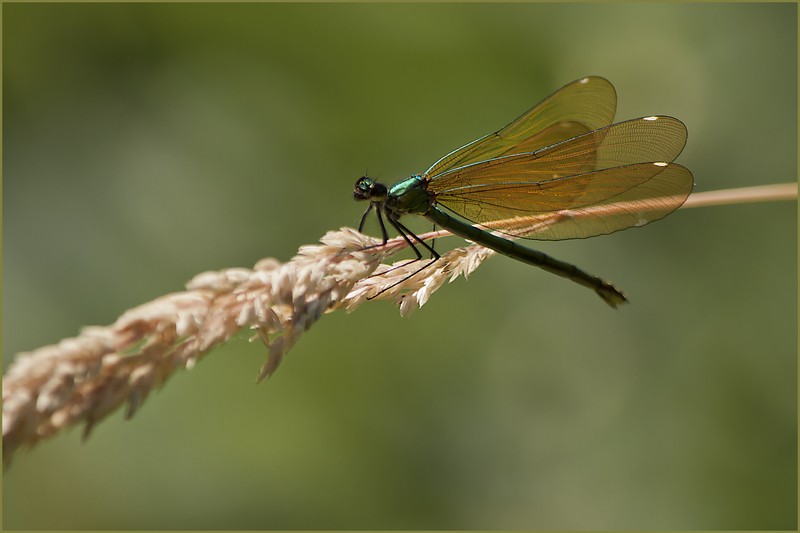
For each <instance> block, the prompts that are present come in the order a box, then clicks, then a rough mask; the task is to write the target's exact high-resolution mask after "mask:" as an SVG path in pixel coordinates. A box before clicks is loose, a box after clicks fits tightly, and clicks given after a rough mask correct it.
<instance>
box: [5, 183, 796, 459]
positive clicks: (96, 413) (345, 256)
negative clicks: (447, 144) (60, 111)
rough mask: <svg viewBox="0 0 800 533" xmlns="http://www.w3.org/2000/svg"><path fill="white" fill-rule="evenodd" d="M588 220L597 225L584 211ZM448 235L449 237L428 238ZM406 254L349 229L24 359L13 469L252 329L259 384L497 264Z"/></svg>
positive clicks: (784, 195)
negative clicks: (260, 360) (298, 347)
mask: <svg viewBox="0 0 800 533" xmlns="http://www.w3.org/2000/svg"><path fill="white" fill-rule="evenodd" d="M757 189H758V190H752V189H751V190H750V191H749V192H745V193H744V198H747V197H748V196H749V198H750V200H749V201H766V200H778V199H790V198H796V196H797V185H796V184H787V185H782V186H778V188H773V189H769V190H764V189H763V188H757ZM701 194H705V195H709V194H710V195H711V196H705V197H701ZM698 197H700V198H699V199H697V198H698ZM739 201H748V200H746V199H745V200H743V199H742V193H741V191H738V190H731V191H717V192H715V193H700V194H695V195H692V196H691V197H690V198H689V200H687V202H686V204H685V206H686V207H689V206H699V205H717V204H720V203H736V202H739ZM620 209H625V206H620ZM564 216H573V214H572V213H568V212H562V213H556V214H553V215H551V216H550V217H549V218H548V217H538V218H536V219H535V220H533V219H527V220H526V222H525V227H527V226H531V227H532V231H533V229H535V228H542V229H544V228H546V227H547V225H548V224H549V223H552V222H554V221H556V220H558V219H560V218H561V217H564ZM581 216H591V213H588V212H587V211H584V212H583V214H582V215H581ZM446 235H449V233H448V232H446V231H444V230H442V231H436V232H430V233H427V234H425V235H422V236H420V237H421V238H423V239H432V238H439V237H443V236H446ZM406 246H407V244H406V243H405V242H404V241H403V239H400V238H397V239H392V240H390V241H389V242H387V243H386V244H383V245H381V244H380V242H379V241H376V240H375V239H373V238H371V237H367V236H365V235H362V234H360V233H358V232H356V231H355V230H352V229H349V228H342V229H341V230H339V231H332V232H329V233H328V234H326V235H325V236H324V237H323V238H322V239H321V244H318V245H307V246H302V247H300V249H299V251H298V253H297V255H296V256H295V257H294V258H292V259H291V260H290V261H288V262H286V263H280V262H278V261H276V260H274V259H263V260H261V261H259V262H258V263H257V264H256V265H255V267H254V268H253V269H245V268H231V269H227V270H221V271H218V272H206V273H203V274H199V275H198V276H196V277H195V278H194V279H192V280H191V281H190V282H189V283H188V284H187V288H186V291H183V292H177V293H172V294H167V295H165V296H162V297H160V298H157V299H156V300H153V301H151V302H148V303H145V304H143V305H140V306H138V307H135V308H133V309H130V310H128V311H126V312H125V313H123V314H122V315H121V316H120V317H119V318H118V319H117V320H116V322H114V323H113V324H111V325H109V326H91V327H87V328H84V329H83V330H82V331H81V333H80V335H79V336H77V337H74V338H69V339H64V340H62V341H61V342H59V343H58V344H55V345H51V346H45V347H42V348H39V349H37V350H34V351H32V352H28V353H21V354H19V355H17V357H16V360H15V361H14V363H13V364H12V365H11V367H10V368H9V369H8V372H7V373H6V375H5V376H4V377H3V460H4V464H5V465H9V464H10V462H11V459H12V456H13V453H14V451H15V450H17V449H18V448H19V447H21V446H33V445H34V444H36V443H37V442H39V441H40V440H42V439H45V438H48V437H52V436H53V435H55V434H57V433H58V432H59V431H61V430H63V429H65V428H68V427H71V426H73V425H75V424H77V423H80V422H85V426H84V428H85V429H84V436H87V435H88V434H89V432H90V431H91V429H92V428H93V427H94V425H95V424H96V423H97V422H98V421H99V420H101V419H102V418H104V417H105V416H107V415H108V414H110V413H111V412H113V411H115V410H116V409H117V408H119V407H120V406H122V405H123V404H127V410H126V417H130V416H132V415H133V414H134V413H135V411H136V409H137V408H138V407H139V406H140V405H141V403H142V402H143V401H144V400H145V399H146V398H147V396H148V394H149V393H150V391H152V390H153V389H154V388H156V387H159V386H161V385H163V384H164V383H165V382H166V381H167V380H168V379H169V378H170V377H171V376H172V375H173V374H174V373H175V371H176V370H177V369H179V368H189V367H191V366H193V365H194V364H195V363H196V362H197V361H198V360H199V359H200V358H201V357H203V356H204V355H205V354H207V353H208V352H209V351H210V350H211V349H212V348H214V347H215V346H218V345H220V344H222V343H223V342H225V341H227V340H228V339H230V338H231V337H232V336H234V335H235V334H237V333H238V332H239V331H240V330H242V329H244V328H247V329H251V330H253V331H254V332H255V338H258V339H260V340H261V341H262V342H263V343H264V344H265V345H266V347H267V348H268V354H267V360H266V362H265V363H264V365H263V367H262V368H261V371H260V372H259V374H258V380H261V379H263V378H265V377H267V376H270V375H271V374H272V373H273V372H275V370H276V369H277V367H278V365H279V364H280V362H281V360H282V358H283V356H284V355H285V354H286V353H287V352H288V351H289V350H290V349H291V348H292V347H293V346H294V344H295V343H296V342H297V340H298V339H299V338H300V336H301V335H302V334H303V332H304V331H306V330H307V329H308V328H310V327H311V326H312V325H313V324H314V323H315V322H316V321H317V320H319V318H320V317H321V316H322V315H323V314H324V313H328V312H332V311H335V310H338V309H344V310H345V311H347V312H350V311H352V310H354V309H355V308H357V307H358V306H359V305H361V304H363V303H364V302H365V301H367V300H369V299H391V300H394V301H395V302H396V303H398V304H399V307H400V313H401V315H403V316H407V315H409V314H410V313H412V312H413V311H414V310H416V309H418V308H419V307H421V306H422V305H424V304H425V302H427V301H428V298H430V296H431V294H433V293H434V292H435V291H436V290H438V289H439V288H440V287H441V286H442V285H443V284H444V282H445V281H448V280H449V281H453V280H455V279H456V278H458V277H459V276H462V275H463V276H464V277H467V276H468V275H469V274H470V273H471V272H473V271H474V270H475V269H476V268H477V267H478V266H479V265H480V264H481V263H482V262H483V261H484V260H485V259H487V258H488V257H490V256H491V255H493V254H494V252H493V251H492V250H489V249H487V248H483V247H481V246H477V245H470V246H467V247H462V248H456V249H454V250H451V251H449V252H447V253H445V254H443V255H442V258H441V259H440V260H438V261H435V262H433V263H431V262H430V261H429V260H423V261H422V262H411V261H408V260H405V261H400V262H398V263H395V264H393V265H387V264H385V263H384V261H385V260H386V259H387V258H389V257H391V256H392V255H394V254H396V253H397V252H398V251H400V250H401V249H403V248H405V247H406ZM422 267H425V268H422Z"/></svg>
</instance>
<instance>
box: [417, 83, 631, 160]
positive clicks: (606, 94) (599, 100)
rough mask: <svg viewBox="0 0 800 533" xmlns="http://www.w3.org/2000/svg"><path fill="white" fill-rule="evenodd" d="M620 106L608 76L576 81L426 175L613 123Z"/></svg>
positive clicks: (449, 156)
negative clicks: (606, 77) (607, 78)
mask: <svg viewBox="0 0 800 533" xmlns="http://www.w3.org/2000/svg"><path fill="white" fill-rule="evenodd" d="M616 108H617V93H616V91H615V90H614V86H613V85H611V82H609V81H608V80H606V79H605V78H601V77H598V76H589V77H587V78H583V79H580V80H577V81H574V82H572V83H570V84H568V85H565V86H564V87H562V88H561V89H559V90H557V91H556V92H554V93H553V94H551V95H550V96H548V97H547V98H545V99H544V100H543V101H542V102H540V103H538V104H537V105H536V106H534V107H533V108H532V109H530V110H529V111H528V112H526V113H525V114H523V115H522V116H521V117H519V118H518V119H516V120H515V121H513V122H512V123H510V124H509V125H507V126H506V127H505V128H503V129H501V130H499V131H497V132H495V133H492V134H489V135H486V136H485V137H481V138H480V139H478V140H476V141H473V142H471V143H469V144H467V145H465V146H462V147H461V148H459V149H457V150H455V151H453V152H451V153H449V154H447V155H446V156H444V157H443V158H441V159H440V160H439V161H437V162H436V163H434V164H433V165H432V166H431V167H430V168H429V169H428V171H427V172H426V173H425V174H426V175H428V176H434V175H436V174H440V173H442V172H445V171H447V170H449V169H451V168H455V167H461V166H465V165H468V164H470V163H475V162H478V161H485V160H487V159H493V158H496V157H500V156H503V155H510V154H520V153H526V152H535V151H536V150H539V149H541V148H544V147H546V146H550V145H552V144H556V143H558V142H561V141H564V140H566V139H570V138H572V137H576V136H578V135H581V134H583V133H587V132H590V131H593V130H596V129H599V128H602V127H603V126H607V125H609V124H611V122H612V121H613V120H614V113H615V112H616Z"/></svg>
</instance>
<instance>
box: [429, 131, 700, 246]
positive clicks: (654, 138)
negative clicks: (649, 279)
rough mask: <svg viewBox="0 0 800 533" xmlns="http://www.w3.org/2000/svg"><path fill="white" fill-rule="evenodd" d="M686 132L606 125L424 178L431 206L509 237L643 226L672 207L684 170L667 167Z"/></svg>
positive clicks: (680, 198)
mask: <svg viewBox="0 0 800 533" xmlns="http://www.w3.org/2000/svg"><path fill="white" fill-rule="evenodd" d="M685 142H686V128H685V126H684V125H683V123H681V122H680V121H679V120H677V119H675V118H672V117H663V116H660V117H644V118H639V119H634V120H629V121H625V122H620V123H618V124H613V125H611V126H607V127H605V128H601V129H599V130H597V131H592V132H589V133H586V134H583V135H580V136H578V137H575V138H572V139H569V140H566V141H563V142H561V143H559V144H556V145H554V146H550V147H547V148H545V149H542V150H540V151H538V152H534V153H528V154H516V155H510V156H501V157H497V158H494V159H491V160H488V161H481V162H478V163H473V164H470V165H467V166H463V167H459V168H454V169H452V170H449V171H447V172H444V173H442V174H440V175H438V176H432V177H431V181H430V183H429V184H428V190H429V191H430V192H431V193H433V194H434V196H435V201H436V203H437V204H439V205H441V206H443V207H446V208H447V209H449V210H451V211H453V212H455V213H456V214H458V215H460V216H462V217H464V218H466V219H468V220H470V221H472V222H475V223H479V224H482V225H484V226H485V227H487V228H489V229H493V230H499V231H502V232H504V233H507V234H509V235H513V236H516V237H527V238H531V239H541V240H561V239H573V238H584V237H591V236H594V235H603V234H607V233H612V232H614V231H618V230H621V229H625V228H628V227H631V226H639V225H644V224H646V223H648V222H651V221H653V220H658V219H659V218H662V217H664V216H666V215H667V214H668V213H670V212H671V211H673V210H675V209H677V208H678V207H679V206H680V205H681V204H682V203H683V202H684V200H685V199H686V197H687V196H688V195H689V193H690V192H691V190H692V186H693V180H692V175H691V173H690V172H689V171H688V170H687V169H685V168H684V167H682V166H680V165H675V164H670V162H671V161H672V160H673V159H675V158H676V157H677V156H678V154H679V153H680V152H681V150H682V149H683V146H684V144H685Z"/></svg>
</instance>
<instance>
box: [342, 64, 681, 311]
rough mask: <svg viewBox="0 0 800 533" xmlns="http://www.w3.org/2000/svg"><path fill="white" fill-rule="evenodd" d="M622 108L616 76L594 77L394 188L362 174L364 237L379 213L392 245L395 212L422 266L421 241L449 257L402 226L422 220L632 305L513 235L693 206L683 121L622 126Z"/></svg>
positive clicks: (607, 224) (650, 217)
mask: <svg viewBox="0 0 800 533" xmlns="http://www.w3.org/2000/svg"><path fill="white" fill-rule="evenodd" d="M615 108H616V92H615V91H614V88H613V86H612V85H611V84H610V83H609V82H608V81H607V80H605V79H604V78H600V77H588V78H583V79H581V80H577V81H575V82H573V83H571V84H568V85H566V86H564V87H562V88H561V89H560V90H558V91H556V92H555V93H553V94H552V95H550V96H549V97H548V98H546V99H545V100H544V101H542V102H541V103H539V104H537V105H536V106H534V107H533V108H532V109H531V110H529V111H528V112H527V113H525V114H523V115H522V116H521V117H519V118H518V119H517V120H515V121H513V122H512V123H510V124H509V125H508V126H506V127H505V128H503V129H501V130H499V131H497V132H495V133H493V134H490V135H487V136H485V137H482V138H480V139H478V140H476V141H473V142H471V143H469V144H467V145H465V146H463V147H461V148H459V149H457V150H455V151H453V152H451V153H450V154H448V155H446V156H444V157H443V158H441V159H440V160H439V161H437V162H436V163H435V164H434V165H433V166H431V168H429V169H428V171H427V172H425V173H424V174H417V175H413V176H411V177H409V178H407V179H405V180H402V181H400V182H398V183H396V184H395V185H393V186H391V187H386V186H385V185H383V184H381V183H378V182H376V181H374V180H373V179H372V178H369V177H366V176H364V177H361V178H360V179H359V180H358V181H357V182H356V186H355V190H354V193H353V194H354V197H355V198H356V199H357V200H368V201H369V202H370V204H369V206H368V208H367V210H366V211H365V212H364V215H363V217H362V218H361V224H360V226H359V230H362V229H363V226H364V223H365V221H366V218H367V215H368V214H369V213H370V212H371V211H372V210H373V209H374V210H375V212H376V214H377V217H378V221H379V223H380V227H381V232H382V236H383V242H386V241H387V239H388V234H387V232H386V227H385V224H384V217H385V218H386V220H387V221H388V222H389V224H390V225H391V226H392V227H393V228H394V229H395V230H397V231H398V233H400V235H401V236H402V237H403V238H404V239H405V240H406V242H407V243H408V244H409V245H410V246H411V248H412V249H413V250H414V252H415V254H416V256H417V259H421V258H422V255H421V254H420V252H419V250H417V248H416V245H415V244H414V242H412V240H411V239H412V238H413V239H414V240H416V241H417V244H419V245H421V246H423V247H424V248H426V249H427V250H428V251H430V253H431V254H432V256H433V260H436V259H438V258H439V254H438V253H436V251H435V250H433V248H431V247H430V246H429V245H428V244H427V243H425V242H424V241H422V240H421V239H419V238H418V237H417V236H416V235H414V233H413V232H411V231H410V230H409V229H408V228H406V227H405V226H404V225H403V224H402V222H401V221H400V218H401V217H403V216H405V215H409V214H415V215H421V216H424V217H426V218H428V219H429V220H431V221H432V222H433V223H434V224H436V225H438V226H440V227H442V228H444V229H447V230H449V231H450V232H452V233H454V234H456V235H459V236H461V237H463V238H465V239H469V240H471V241H473V242H476V243H478V244H481V245H483V246H486V247H488V248H491V249H493V250H495V251H497V252H499V253H501V254H504V255H507V256H509V257H512V258H514V259H517V260H520V261H523V262H525V263H528V264H532V265H535V266H538V267H540V268H543V269H545V270H547V271H549V272H552V273H554V274H557V275H559V276H562V277H565V278H568V279H571V280H573V281H575V282H577V283H579V284H581V285H584V286H586V287H589V288H591V289H593V290H594V291H595V292H596V293H597V294H598V295H600V297H601V298H603V300H604V301H605V302H606V303H607V304H609V305H610V306H612V307H616V306H617V305H619V304H621V303H624V302H625V301H626V299H625V297H624V296H623V294H622V293H621V292H620V291H619V290H618V289H616V288H615V287H614V286H613V285H612V284H610V283H608V282H606V281H603V280H602V279H600V278H598V277H596V276H593V275H591V274H588V273H587V272H585V271H583V270H581V269H579V268H578V267H576V266H574V265H571V264H569V263H565V262H562V261H559V260H557V259H554V258H552V257H550V256H548V255H546V254H544V253H542V252H539V251H537V250H532V249H530V248H528V247H525V246H522V245H521V244H519V243H518V242H516V241H515V240H514V239H517V238H527V239H539V240H562V239H575V238H586V237H592V236H595V235H604V234H608V233H613V232H615V231H619V230H622V229H626V228H630V227H637V226H642V225H644V224H647V223H649V222H652V221H654V220H658V219H660V218H662V217H664V216H666V215H667V214H669V213H671V212H672V211H674V210H675V209H677V208H678V207H680V205H681V204H682V203H683V202H684V201H685V199H686V197H687V196H688V195H689V193H690V192H691V190H692V186H693V180H692V175H691V173H690V172H689V171H688V170H687V169H686V168H684V167H682V166H681V165H677V164H675V163H672V160H673V159H675V157H677V155H678V154H679V153H680V152H681V150H682V149H683V146H684V144H685V142H686V128H685V126H684V125H683V123H682V122H680V121H679V120H678V119H675V118H672V117H668V116H651V117H642V118H638V119H633V120H628V121H624V122H620V123H616V124H612V120H613V116H614V111H615ZM450 212H452V213H453V214H455V215H458V217H455V216H453V215H451V214H450ZM468 222H474V223H475V225H473V224H470V223H468ZM506 237H509V238H506Z"/></svg>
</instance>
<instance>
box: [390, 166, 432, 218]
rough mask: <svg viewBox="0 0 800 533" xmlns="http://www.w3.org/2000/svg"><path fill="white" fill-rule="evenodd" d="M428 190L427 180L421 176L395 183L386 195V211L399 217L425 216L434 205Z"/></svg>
mask: <svg viewBox="0 0 800 533" xmlns="http://www.w3.org/2000/svg"><path fill="white" fill-rule="evenodd" d="M427 188H428V182H427V180H426V179H425V178H424V177H423V176H421V175H419V174H417V175H414V176H411V177H410V178H408V179H404V180H403V181H400V182H398V183H395V184H394V185H392V186H391V188H390V189H389V191H388V194H387V195H386V200H385V203H384V206H385V209H387V210H388V211H390V212H392V213H395V214H397V215H398V216H402V215H405V214H409V213H413V214H418V215H424V214H425V213H427V212H428V210H429V209H430V207H431V204H432V197H431V194H430V193H429V192H428V190H427Z"/></svg>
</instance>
